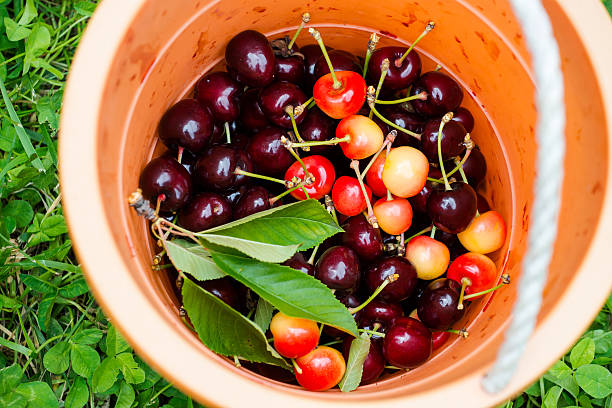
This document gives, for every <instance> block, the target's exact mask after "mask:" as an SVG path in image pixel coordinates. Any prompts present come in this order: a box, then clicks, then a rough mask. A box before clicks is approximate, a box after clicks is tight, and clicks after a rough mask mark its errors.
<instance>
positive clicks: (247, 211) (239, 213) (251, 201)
mask: <svg viewBox="0 0 612 408" xmlns="http://www.w3.org/2000/svg"><path fill="white" fill-rule="evenodd" d="M270 207H271V205H270V194H269V193H268V190H266V189H265V188H263V187H261V186H253V187H251V188H249V189H248V190H247V191H246V192H245V193H244V194H242V196H241V197H240V199H239V200H238V202H237V203H236V205H235V206H234V219H235V220H238V219H240V218H244V217H248V216H249V215H252V214H255V213H258V212H260V211H264V210H268V209H269V208H270Z"/></svg>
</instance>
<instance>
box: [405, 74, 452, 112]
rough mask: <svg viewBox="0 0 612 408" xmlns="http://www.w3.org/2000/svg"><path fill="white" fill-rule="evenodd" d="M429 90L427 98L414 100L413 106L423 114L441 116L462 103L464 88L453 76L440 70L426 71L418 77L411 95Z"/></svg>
mask: <svg viewBox="0 0 612 408" xmlns="http://www.w3.org/2000/svg"><path fill="white" fill-rule="evenodd" d="M421 92H427V95H428V97H427V99H426V100H418V99H417V100H413V101H412V106H414V109H415V110H416V111H417V112H418V113H420V114H421V115H426V116H439V115H444V114H445V113H447V112H451V111H454V110H455V109H457V108H458V107H459V105H461V101H462V100H463V90H462V89H461V87H460V86H459V84H458V83H457V82H456V81H455V80H454V79H453V78H451V77H449V76H448V75H446V74H443V73H442V72H439V71H430V72H426V73H424V74H423V75H421V77H420V78H419V79H417V80H416V81H415V82H414V84H413V85H412V88H411V89H410V95H417V94H419V93H421Z"/></svg>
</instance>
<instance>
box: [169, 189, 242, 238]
mask: <svg viewBox="0 0 612 408" xmlns="http://www.w3.org/2000/svg"><path fill="white" fill-rule="evenodd" d="M231 220H232V207H231V206H230V203H229V202H228V201H227V200H226V199H225V197H223V196H222V195H220V194H217V193H199V194H196V195H195V196H193V197H192V198H191V200H189V201H188V202H187V204H185V206H184V207H183V209H182V210H181V211H180V213H179V217H178V223H179V225H180V226H182V227H184V228H187V229H188V230H190V231H194V232H198V231H204V230H207V229H209V228H214V227H216V226H219V225H222V224H225V223H228V222H230V221H231Z"/></svg>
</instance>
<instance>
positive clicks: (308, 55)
mask: <svg viewBox="0 0 612 408" xmlns="http://www.w3.org/2000/svg"><path fill="white" fill-rule="evenodd" d="M331 50H333V48H331V47H327V51H328V52H329V51H331ZM300 53H301V54H302V55H303V56H304V74H305V80H306V81H305V82H306V84H305V85H306V90H310V91H312V87H313V85H314V84H315V82H316V81H317V79H318V78H315V66H316V65H317V61H319V58H320V57H321V56H322V55H323V52H322V51H321V47H319V45H318V44H308V45H305V46H303V47H301V48H300Z"/></svg>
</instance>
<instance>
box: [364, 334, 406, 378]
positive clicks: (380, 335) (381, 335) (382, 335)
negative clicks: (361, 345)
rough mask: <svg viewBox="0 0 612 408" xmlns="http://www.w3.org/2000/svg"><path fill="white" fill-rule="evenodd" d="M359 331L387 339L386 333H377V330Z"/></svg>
mask: <svg viewBox="0 0 612 408" xmlns="http://www.w3.org/2000/svg"><path fill="white" fill-rule="evenodd" d="M357 330H358V331H360V332H361V333H368V334H371V335H372V336H379V337H385V333H381V332H377V331H375V330H368V329H357ZM395 368H397V367H395ZM398 370H400V368H398Z"/></svg>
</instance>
